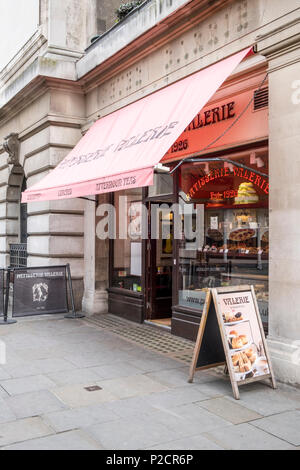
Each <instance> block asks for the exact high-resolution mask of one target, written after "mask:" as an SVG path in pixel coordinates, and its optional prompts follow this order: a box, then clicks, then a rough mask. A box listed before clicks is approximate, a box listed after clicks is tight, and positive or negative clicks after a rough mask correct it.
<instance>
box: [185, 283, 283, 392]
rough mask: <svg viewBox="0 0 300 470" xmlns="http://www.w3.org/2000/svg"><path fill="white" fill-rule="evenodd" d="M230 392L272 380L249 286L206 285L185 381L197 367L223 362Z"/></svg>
mask: <svg viewBox="0 0 300 470" xmlns="http://www.w3.org/2000/svg"><path fill="white" fill-rule="evenodd" d="M225 363H226V365H227V370H228V372H229V376H230V380H231V385H232V389H233V395H234V397H235V398H236V399H239V390H238V387H239V386H240V385H243V384H246V383H249V382H254V381H257V380H263V379H270V381H271V384H272V387H273V388H276V382H275V378H274V374H273V370H272V365H271V361H270V357H269V353H268V349H267V344H266V340H265V336H264V330H263V325H262V321H261V317H260V314H259V309H258V305H257V301H256V296H255V292H254V288H253V286H241V287H235V288H233V287H225V288H217V289H210V290H209V291H208V293H207V296H206V302H205V306H204V309H203V314H202V318H201V322H200V326H199V331H198V337H197V341H196V345H195V350H194V355H193V360H192V364H191V368H190V377H189V382H192V381H193V377H194V373H195V371H197V370H202V369H208V368H211V367H216V366H217V365H222V364H225Z"/></svg>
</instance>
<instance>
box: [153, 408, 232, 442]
mask: <svg viewBox="0 0 300 470" xmlns="http://www.w3.org/2000/svg"><path fill="white" fill-rule="evenodd" d="M151 419H152V420H153V421H154V422H157V423H158V424H164V425H165V426H166V427H167V428H169V429H170V430H172V432H173V434H175V435H176V439H181V438H185V437H188V436H197V435H199V434H201V433H203V432H205V431H211V430H214V429H218V428H220V427H222V428H224V427H225V426H232V424H231V423H230V422H228V421H226V420H225V419H223V418H220V417H219V416H216V415H214V414H213V413H210V412H209V411H206V410H204V409H203V410H201V413H200V412H199V408H197V406H196V405H182V406H178V407H175V408H172V409H168V410H160V411H158V410H156V412H155V413H153V414H152V415H151Z"/></svg>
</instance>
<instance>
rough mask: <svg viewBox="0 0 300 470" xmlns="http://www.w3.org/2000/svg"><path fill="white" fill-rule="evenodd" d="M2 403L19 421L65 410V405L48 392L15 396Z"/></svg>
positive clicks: (42, 391)
mask: <svg viewBox="0 0 300 470" xmlns="http://www.w3.org/2000/svg"><path fill="white" fill-rule="evenodd" d="M4 402H5V403H6V405H7V406H8V407H9V408H10V409H11V410H12V412H13V413H14V415H15V416H16V417H17V418H19V419H20V418H27V417H31V416H41V415H43V414H45V413H51V412H54V411H59V410H63V409H65V408H66V405H65V404H64V403H62V402H61V401H60V400H59V399H58V398H57V397H56V396H54V395H53V393H51V392H50V391H49V390H41V391H38V392H30V393H24V394H22V395H15V396H12V397H8V398H6V399H5V400H4Z"/></svg>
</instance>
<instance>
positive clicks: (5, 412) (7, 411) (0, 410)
mask: <svg viewBox="0 0 300 470" xmlns="http://www.w3.org/2000/svg"><path fill="white" fill-rule="evenodd" d="M15 419H16V416H15V415H14V413H13V412H12V410H11V408H10V407H9V406H8V404H7V403H6V401H5V400H4V399H2V398H0V423H8V422H10V421H14V420H15Z"/></svg>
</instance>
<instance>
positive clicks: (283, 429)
mask: <svg viewBox="0 0 300 470" xmlns="http://www.w3.org/2000/svg"><path fill="white" fill-rule="evenodd" d="M251 424H252V425H253V426H255V427H257V428H259V429H262V430H263V431H266V432H268V433H269V434H272V435H273V436H276V437H279V438H280V439H283V440H285V441H287V442H289V443H290V444H293V445H294V446H300V411H287V412H286V413H280V414H278V415H273V416H269V417H267V418H263V419H259V420H257V421H253V422H252V423H251Z"/></svg>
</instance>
